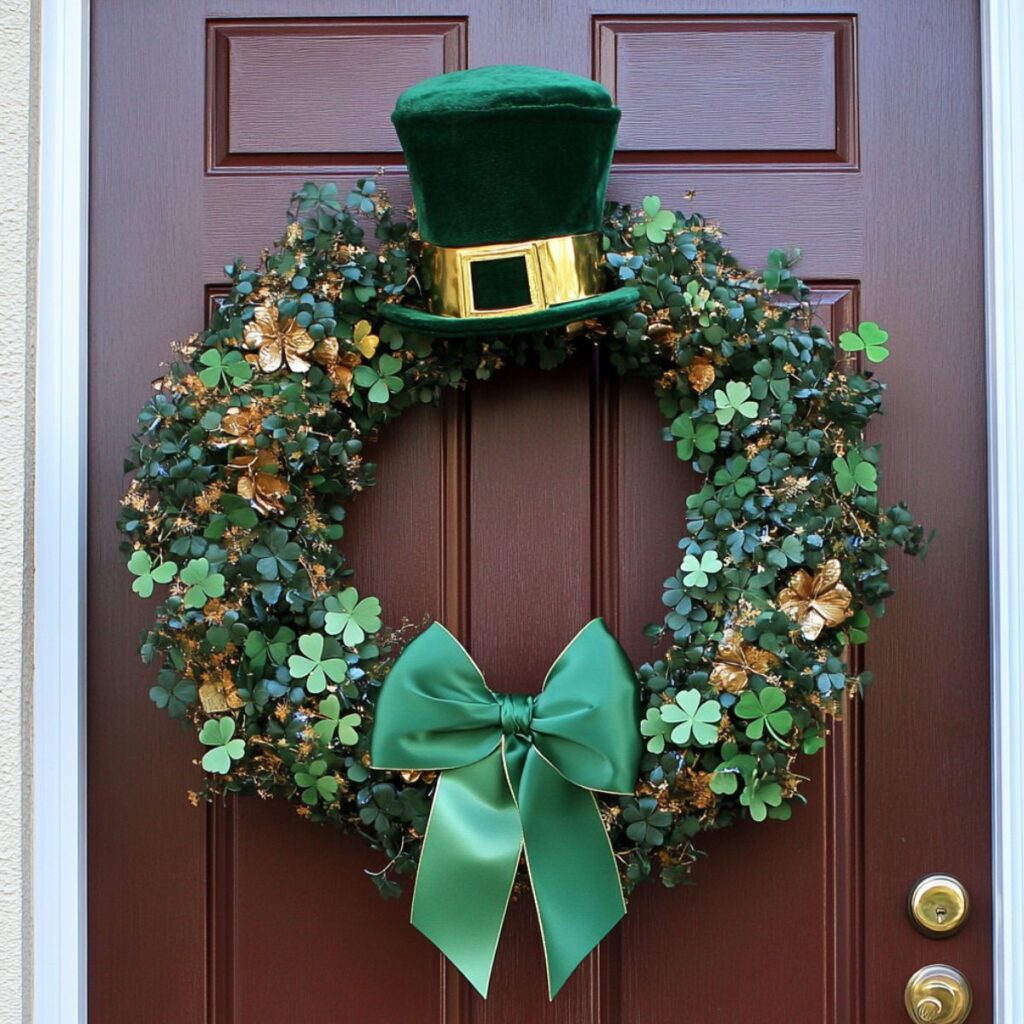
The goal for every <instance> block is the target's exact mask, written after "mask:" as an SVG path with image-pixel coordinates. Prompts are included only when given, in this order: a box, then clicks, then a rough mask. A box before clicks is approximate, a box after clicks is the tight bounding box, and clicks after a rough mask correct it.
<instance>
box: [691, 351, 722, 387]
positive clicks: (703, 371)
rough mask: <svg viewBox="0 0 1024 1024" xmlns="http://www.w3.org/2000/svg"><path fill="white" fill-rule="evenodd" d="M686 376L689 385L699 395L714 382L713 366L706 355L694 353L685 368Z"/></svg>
mask: <svg viewBox="0 0 1024 1024" xmlns="http://www.w3.org/2000/svg"><path fill="white" fill-rule="evenodd" d="M686 376H687V378H688V379H689V381H690V387H692V388H693V390H694V391H696V392H697V394H698V395H701V394H703V393H704V392H705V391H707V389H708V388H709V387H711V385H712V384H714V383H715V368H714V367H713V366H712V365H711V360H710V359H708V357H707V356H701V355H696V356H694V357H693V359H691V360H690V365H689V366H688V367H687V368H686Z"/></svg>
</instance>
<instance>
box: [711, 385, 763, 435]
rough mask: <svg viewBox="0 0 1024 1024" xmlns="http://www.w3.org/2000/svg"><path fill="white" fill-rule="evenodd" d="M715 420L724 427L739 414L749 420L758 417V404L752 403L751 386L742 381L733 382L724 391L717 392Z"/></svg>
mask: <svg viewBox="0 0 1024 1024" xmlns="http://www.w3.org/2000/svg"><path fill="white" fill-rule="evenodd" d="M714 394H715V405H716V406H717V407H718V408H716V409H715V419H717V420H718V422H719V423H721V424H722V426H723V427H724V426H725V425H726V424H727V423H731V422H732V419H733V417H734V416H735V415H736V414H737V413H739V414H740V415H741V416H743V417H745V418H746V419H748V420H752V419H754V418H755V417H756V416H757V402H752V401H750V386H749V385H748V384H745V383H744V382H743V381H741V380H731V381H729V382H728V383H727V384H726V385H725V390H724V391H723V390H722V389H721V388H719V389H718V390H717V391H715V393H714Z"/></svg>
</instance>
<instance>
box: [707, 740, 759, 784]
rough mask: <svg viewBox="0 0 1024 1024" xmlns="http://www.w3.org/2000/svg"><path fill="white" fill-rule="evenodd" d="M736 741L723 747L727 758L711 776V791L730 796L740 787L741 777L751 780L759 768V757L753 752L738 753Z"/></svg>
mask: <svg viewBox="0 0 1024 1024" xmlns="http://www.w3.org/2000/svg"><path fill="white" fill-rule="evenodd" d="M737 750H738V748H737V746H736V744H735V743H726V744H725V745H724V746H723V747H722V753H723V755H725V758H726V759H725V760H724V761H723V762H722V763H721V764H720V765H719V766H718V767H717V768H716V769H715V774H714V775H713V776H712V777H711V792H712V793H718V794H720V795H723V796H730V795H732V794H733V793H735V792H736V790H737V789H739V784H740V779H744V780H747V781H749V780H750V779H751V778H753V775H754V772H755V771H756V770H757V758H756V757H754V755H753V754H740V753H737Z"/></svg>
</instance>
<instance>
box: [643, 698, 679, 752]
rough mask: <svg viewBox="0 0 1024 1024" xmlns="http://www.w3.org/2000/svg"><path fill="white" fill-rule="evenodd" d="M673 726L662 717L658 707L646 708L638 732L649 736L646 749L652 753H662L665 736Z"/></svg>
mask: <svg viewBox="0 0 1024 1024" xmlns="http://www.w3.org/2000/svg"><path fill="white" fill-rule="evenodd" d="M673 728H674V725H673V723H672V722H669V721H667V720H666V719H665V718H663V717H662V714H661V709H660V708H648V709H647V714H646V716H645V717H644V720H643V721H642V722H641V723H640V733H641V734H642V735H643V736H647V737H649V739H648V740H647V749H648V750H649V751H650V752H651V753H652V754H661V753H664V750H665V737H666V736H668V735H669V733H671V732H672V729H673Z"/></svg>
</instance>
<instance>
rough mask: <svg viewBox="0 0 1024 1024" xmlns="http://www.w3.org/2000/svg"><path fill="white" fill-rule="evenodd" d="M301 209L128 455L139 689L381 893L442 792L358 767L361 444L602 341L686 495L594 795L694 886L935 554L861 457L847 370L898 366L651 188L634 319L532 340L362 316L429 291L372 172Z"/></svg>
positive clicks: (812, 744)
mask: <svg viewBox="0 0 1024 1024" xmlns="http://www.w3.org/2000/svg"><path fill="white" fill-rule="evenodd" d="M290 212H291V217H290V223H289V225H288V227H287V230H286V232H285V234H284V236H283V238H282V239H281V240H280V242H279V243H278V244H277V245H276V246H275V247H274V248H273V249H272V250H268V251H267V252H266V253H265V254H264V258H263V261H262V263H261V265H260V266H258V267H256V268H249V267H246V266H244V265H243V264H242V263H241V262H240V261H235V262H233V263H230V264H228V265H227V267H226V268H225V271H226V273H227V275H228V277H229V279H230V281H231V286H232V287H231V291H230V293H229V295H228V296H227V298H226V300H225V301H224V302H223V303H222V304H221V306H220V308H219V310H218V311H217V312H216V314H215V315H214V317H213V321H212V323H211V325H210V327H209V329H208V330H206V331H203V332H202V333H201V334H198V335H195V336H193V337H192V338H190V339H189V340H188V341H187V342H186V343H184V344H181V345H179V346H177V351H176V358H175V360H174V362H173V363H172V364H171V366H170V368H169V370H168V372H167V374H166V375H165V377H164V378H163V380H162V382H161V385H160V389H159V391H158V392H157V393H156V394H154V395H153V397H152V398H150V399H149V401H148V402H147V403H146V405H145V406H144V408H143V410H142V412H141V414H140V417H139V428H138V432H137V433H136V435H135V438H134V443H133V446H132V449H131V455H130V458H129V460H128V462H127V465H126V469H127V471H129V472H130V473H132V474H133V480H132V483H131V486H130V489H129V491H128V493H127V495H126V496H125V498H124V501H123V508H122V512H121V516H120V519H119V525H120V528H121V530H122V532H123V534H124V538H125V541H124V544H123V549H124V553H125V557H126V560H127V562H128V567H129V569H130V571H131V573H132V574H133V575H134V583H133V589H134V590H135V592H136V593H137V594H138V595H139V596H140V597H141V598H148V599H152V597H151V595H154V594H155V595H156V604H155V609H154V618H155V623H154V625H153V626H152V628H151V629H149V630H148V631H147V632H146V634H145V635H144V637H143V641H142V656H143V659H144V660H145V661H146V662H147V663H155V664H157V665H158V666H159V671H158V674H157V684H156V685H155V686H154V687H153V689H152V690H151V691H150V693H151V697H152V699H153V701H154V703H156V705H157V706H158V707H159V708H162V709H164V710H166V711H167V713H168V714H169V715H170V716H171V717H177V718H182V719H184V720H185V721H186V722H188V723H189V724H190V726H192V727H194V728H195V729H196V731H197V733H198V739H199V748H200V749H205V753H204V754H203V756H202V766H203V768H204V769H205V770H206V773H207V775H206V782H205V788H204V789H203V792H202V794H200V795H202V796H205V797H208V798H212V797H213V796H215V795H218V794H224V793H236V792H255V793H259V794H261V795H263V796H271V795H280V796H284V797H287V798H289V799H292V800H294V801H295V802H296V805H297V808H298V811H299V813H300V814H301V815H303V816H305V817H308V818H310V819H312V820H316V821H329V822H333V823H335V824H337V825H340V826H342V827H344V828H346V829H348V830H350V831H354V832H357V833H359V834H360V835H361V836H362V837H363V838H364V839H366V840H367V841H368V842H369V843H370V844H371V845H372V846H373V847H374V848H375V849H379V850H382V851H383V852H384V853H385V854H386V857H387V866H386V867H385V868H384V869H382V870H381V872H380V873H379V874H378V875H376V876H375V879H376V882H377V884H378V886H379V888H380V889H381V892H382V893H383V894H385V895H392V894H393V893H395V892H396V891H398V886H397V884H396V882H395V879H394V876H395V875H396V874H398V875H400V874H403V873H407V872H410V871H412V870H413V869H414V867H415V864H416V858H417V853H418V849H419V846H420V843H421V840H422V836H423V832H424V828H425V823H426V816H427V814H428V811H429V806H430V798H431V793H432V787H433V785H434V784H435V781H436V780H435V777H434V776H433V775H432V774H431V773H417V772H411V773H404V774H397V773H394V772H385V771H374V770H372V769H370V768H369V766H368V754H367V750H368V737H369V735H370V732H371V729H372V723H373V708H374V700H375V696H376V694H377V692H378V688H379V687H380V685H381V682H382V681H383V679H384V678H385V676H386V674H387V671H388V668H389V666H390V664H391V663H392V661H393V658H394V656H395V654H396V653H397V648H398V646H399V645H400V644H401V643H402V642H403V641H404V640H405V639H406V638H407V636H408V630H407V629H404V630H399V631H398V632H395V631H393V630H390V629H387V628H386V627H385V626H384V625H383V620H382V618H381V608H380V603H379V602H378V600H377V599H376V598H375V597H373V596H372V595H367V594H362V593H360V592H359V591H358V590H357V589H356V588H355V587H354V586H353V585H352V582H351V578H350V577H351V574H352V570H351V569H350V568H349V565H348V562H347V559H346V557H345V555H344V554H343V553H342V551H341V549H340V547H339V544H338V542H339V541H340V540H341V539H342V537H343V534H344V519H345V511H346V506H347V504H348V503H349V502H350V501H351V500H352V499H353V498H354V497H355V496H356V495H357V494H358V493H359V492H360V491H362V490H364V489H365V488H367V487H369V486H371V485H372V484H373V483H374V466H373V464H372V463H371V462H370V461H368V459H367V458H366V451H365V445H366V441H367V439H368V438H369V437H370V435H371V434H372V433H373V432H374V431H376V430H377V429H378V428H380V427H383V426H384V425H385V424H386V423H388V422H390V421H391V420H393V419H394V418H395V417H396V416H398V415H399V414H400V413H402V412H404V411H405V410H407V409H409V408H410V407H411V406H414V405H419V404H422V403H431V402H436V401H437V400H438V398H439V396H440V394H441V392H442V390H444V389H445V388H451V387H456V388H459V387H465V386H466V385H467V384H468V383H469V382H470V381H473V380H485V379H487V378H489V377H490V376H491V375H492V374H493V373H494V372H495V371H496V370H497V369H499V368H500V367H501V366H502V365H503V364H508V363H512V364H522V363H524V362H526V361H528V360H534V361H537V362H538V363H539V364H540V365H541V366H542V367H546V368H553V367H557V366H558V365H560V364H561V363H562V362H563V361H564V360H565V359H566V357H567V356H568V354H569V353H570V352H571V351H572V349H573V348H574V347H575V346H578V345H580V344H587V345H590V344H591V343H596V344H597V345H599V346H600V347H601V348H602V349H603V351H604V353H605V354H606V357H607V358H608V359H609V360H610V362H611V364H612V365H613V366H614V367H615V368H616V369H617V370H618V371H619V372H620V373H623V374H632V375H639V376H641V377H644V378H646V379H648V380H649V381H650V383H651V386H652V388H653V392H654V397H655V400H656V401H657V402H658V404H659V407H660V409H661V411H662V413H663V414H664V416H665V420H666V426H665V428H664V437H665V440H666V441H667V442H669V443H672V444H673V445H674V446H675V450H676V452H677V454H678V456H679V458H680V459H682V460H683V461H685V462H688V463H691V464H692V466H693V467H694V469H695V470H696V471H697V472H698V473H699V474H700V475H701V476H702V478H703V485H702V486H701V487H700V489H699V490H697V491H696V493H694V494H691V495H690V497H689V498H688V499H687V501H686V535H685V536H684V537H683V539H682V540H681V541H680V545H679V546H680V548H681V555H680V560H679V565H678V567H677V568H676V570H675V572H673V573H672V575H670V576H669V578H668V579H667V580H666V581H665V583H664V587H663V595H664V597H663V599H664V603H665V606H666V614H665V618H664V621H663V622H662V623H659V624H655V625H652V626H650V627H648V629H647V634H648V636H649V637H650V639H651V641H652V643H654V644H655V645H656V650H657V651H658V652H659V653H658V655H657V657H656V658H652V660H651V661H650V662H649V663H647V664H644V665H642V666H640V668H639V670H638V671H639V676H640V679H641V682H642V692H643V699H644V702H645V707H644V708H643V709H642V712H643V722H642V727H641V731H642V734H643V737H644V741H645V744H646V753H645V755H644V759H643V762H642V766H641V776H640V778H639V779H638V782H637V787H636V792H635V794H634V795H633V796H630V797H625V798H613V797H609V798H607V799H606V801H605V803H604V806H603V816H604V819H605V821H606V824H607V827H608V830H609V834H610V838H611V841H612V844H613V847H614V849H615V851H616V853H617V855H618V857H619V861H620V863H621V864H622V870H623V876H624V881H625V884H626V885H627V887H628V886H632V885H634V884H635V883H637V882H639V881H641V880H644V879H648V878H651V877H655V876H660V878H661V880H662V881H663V882H664V883H665V884H667V885H673V884H675V883H677V882H679V881H680V880H682V879H683V878H684V877H685V875H686V874H687V872H688V870H689V867H690V865H691V864H692V862H693V861H694V859H695V856H696V853H697V846H696V843H697V837H698V835H699V833H701V832H702V831H706V830H709V829H713V828H718V827H720V826H723V825H727V824H729V823H731V822H733V821H735V820H736V819H737V818H740V817H743V816H744V815H749V816H750V817H751V818H753V819H754V820H756V821H763V820H764V819H765V818H776V819H784V818H788V817H789V815H790V811H791V808H792V804H793V802H794V801H795V800H797V799H799V798H800V797H799V792H798V787H799V783H800V777H799V776H798V775H797V774H796V773H795V771H794V761H795V759H796V758H797V756H798V755H799V754H800V753H801V752H803V753H804V754H811V753H814V752H816V751H818V750H820V749H821V747H822V746H823V744H824V737H825V733H826V730H827V722H828V719H829V716H830V715H834V714H837V713H840V712H841V711H842V709H843V706H844V700H845V698H846V695H847V693H849V692H851V691H856V690H859V688H860V687H861V686H862V685H863V684H864V683H866V682H867V681H868V680H867V677H866V674H859V675H858V674H856V673H854V672H852V671H851V669H850V668H849V667H848V662H847V661H844V655H845V652H846V650H847V649H848V645H857V644H863V643H864V642H865V641H866V640H867V638H868V633H869V622H870V618H869V615H868V612H871V613H873V614H875V615H877V614H880V613H881V612H882V608H883V602H884V600H885V599H886V598H887V597H889V595H890V593H891V590H890V586H889V576H888V566H887V564H886V551H887V549H888V548H890V547H894V546H896V547H901V548H904V549H905V550H906V551H908V552H910V553H921V552H922V551H923V548H924V543H923V537H922V531H921V528H920V527H919V526H917V525H916V524H915V523H914V522H913V520H912V518H911V516H910V514H909V513H908V512H907V510H906V509H905V507H904V506H902V505H896V506H894V507H891V508H885V507H883V506H882V505H881V504H880V502H879V499H878V494H877V487H878V466H879V460H880V453H879V449H878V447H877V446H871V445H867V444H866V443H865V440H864V435H865V429H866V427H867V425H868V422H869V420H870V419H871V417H872V416H874V415H876V414H877V413H878V412H879V411H880V403H881V396H882V391H883V385H882V384H881V383H879V382H878V381H877V380H876V379H875V378H874V377H873V376H872V375H871V374H870V373H862V372H860V371H859V370H858V368H857V366H856V365H855V363H854V362H853V360H854V359H855V358H859V355H858V354H859V353H862V354H863V355H864V356H865V357H866V358H867V359H868V360H869V361H876V362H877V361H881V360H883V359H884V358H886V356H887V355H888V348H887V345H888V337H887V335H886V334H885V332H884V331H882V330H881V329H880V328H878V326H877V325H876V324H873V323H863V324H861V325H860V327H859V330H858V331H857V332H856V333H854V332H849V333H845V334H843V335H842V336H841V339H840V351H837V350H836V349H835V348H834V347H833V346H832V344H831V343H830V341H829V339H828V337H827V336H826V334H825V332H824V331H823V330H822V329H821V328H820V327H819V326H817V325H815V324H813V323H812V320H811V312H810V308H809V305H808V303H807V299H808V290H807V288H806V287H805V286H804V285H803V284H802V283H801V282H800V280H799V279H798V278H797V277H796V276H795V274H794V273H793V270H792V265H793V260H792V258H791V257H790V256H787V255H786V254H784V253H781V252H773V253H772V254H771V255H770V257H769V260H768V266H767V268H766V269H765V270H764V271H763V272H762V273H751V272H748V271H746V270H744V269H743V268H741V267H740V266H738V265H737V263H736V261H735V259H734V258H733V257H732V256H731V255H730V254H729V252H728V251H727V250H726V249H725V248H724V247H723V245H722V241H721V234H720V231H719V230H718V228H717V227H715V226H714V225H713V224H711V223H710V222H708V221H705V220H704V219H703V218H701V217H700V216H697V215H684V214H682V213H679V212H670V211H668V210H667V209H665V208H663V207H662V205H661V202H660V200H659V199H657V198H656V197H651V196H648V197H646V198H645V199H644V200H643V203H642V204H641V206H640V207H639V208H638V209H633V208H631V207H628V206H616V205H610V206H609V207H608V210H607V215H606V221H605V226H604V230H603V237H604V248H605V252H606V264H605V270H606V274H607V278H608V286H609V288H613V287H619V286H621V285H622V284H624V283H627V282H628V283H631V284H633V285H635V286H637V287H639V289H640V292H641V301H640V303H639V304H638V305H637V306H636V307H635V308H634V309H632V310H627V311H626V312H624V313H619V314H613V315H611V316H608V317H605V318H603V319H600V320H592V321H587V322H586V323H585V324H582V325H573V326H572V327H571V328H570V329H569V330H565V329H560V330H559V331H553V332H548V333H546V334H539V335H534V336H520V337H514V338H500V337H478V338H461V339H458V340H431V339H426V338H422V337H417V336H414V335H411V334H410V335H403V334H402V333H401V331H400V330H399V329H398V328H397V327H396V326H395V325H393V324H387V323H384V322H383V321H382V320H381V317H380V315H379V314H380V309H381V306H382V305H383V304H384V303H392V302H401V303H409V304H422V302H423V298H422V296H421V295H420V294H419V291H418V288H419V284H418V280H419V278H418V274H417V251H418V238H417V234H416V225H415V221H406V220H403V219H402V218H400V217H398V216H396V215H395V213H394V212H393V210H392V209H391V207H390V205H389V204H388V201H387V199H386V196H385V195H384V194H383V193H382V192H381V191H380V190H378V189H377V187H376V185H375V183H374V182H373V181H370V180H363V181H360V182H359V183H358V185H357V187H356V189H355V190H354V191H352V192H351V193H350V194H349V195H348V196H347V197H346V198H343V197H341V196H340V195H339V193H338V191H337V189H336V187H335V186H333V185H323V186H317V185H314V184H310V183H307V184H306V185H304V186H303V187H302V189H301V190H300V191H299V192H298V193H296V194H295V196H294V197H293V205H292V207H291V211H290ZM367 229H369V230H370V233H371V234H372V235H373V236H374V240H373V242H369V241H368V239H367ZM847 353H849V355H847Z"/></svg>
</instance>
